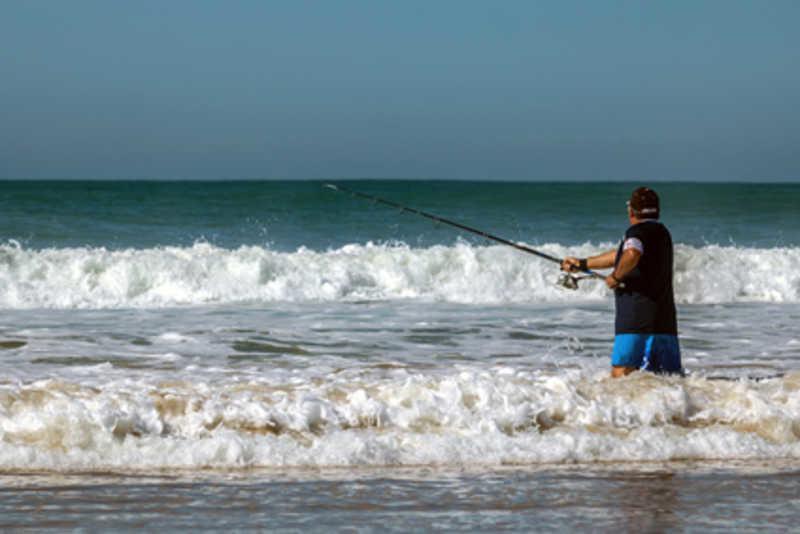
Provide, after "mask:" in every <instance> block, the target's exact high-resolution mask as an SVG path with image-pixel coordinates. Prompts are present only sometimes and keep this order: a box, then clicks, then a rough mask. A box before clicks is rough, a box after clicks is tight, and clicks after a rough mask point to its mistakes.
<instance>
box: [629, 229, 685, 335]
mask: <svg viewBox="0 0 800 534" xmlns="http://www.w3.org/2000/svg"><path fill="white" fill-rule="evenodd" d="M628 240H635V242H636V245H637V247H639V246H640V247H641V250H640V252H641V253H642V255H641V259H640V260H639V262H638V264H637V265H636V267H635V268H634V269H633V270H632V271H631V272H630V273H629V274H628V275H627V276H626V277H625V287H624V288H622V289H620V288H617V289H616V290H615V296H616V309H617V315H616V321H615V331H616V333H617V334H628V333H655V334H677V333H678V327H677V320H676V313H675V300H674V296H673V288H672V262H673V252H672V238H671V236H670V234H669V230H667V228H666V227H665V226H664V225H663V224H661V223H659V222H658V221H655V220H647V221H644V222H640V223H638V224H634V225H633V226H631V227H630V228H628V230H627V232H625V241H623V243H625V242H628ZM622 248H623V244H620V248H619V250H618V252H617V261H619V257H620V255H621V252H622Z"/></svg>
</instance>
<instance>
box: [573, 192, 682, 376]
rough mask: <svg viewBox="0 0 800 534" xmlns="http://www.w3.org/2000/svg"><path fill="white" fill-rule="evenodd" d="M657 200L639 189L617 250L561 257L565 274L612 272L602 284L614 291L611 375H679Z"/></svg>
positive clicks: (667, 252)
mask: <svg viewBox="0 0 800 534" xmlns="http://www.w3.org/2000/svg"><path fill="white" fill-rule="evenodd" d="M659 215H660V207H659V199H658V195H657V194H656V192H655V191H653V190H652V189H649V188H647V187H640V188H638V189H636V190H635V191H634V192H633V193H632V194H631V199H630V200H629V201H628V220H629V221H630V227H629V228H628V230H627V231H626V232H625V238H624V239H623V241H622V242H621V243H620V245H619V248H618V249H617V250H609V251H608V252H605V253H603V254H599V255H597V256H592V257H591V258H584V259H578V258H573V257H568V258H565V259H564V261H563V262H562V263H561V269H562V270H564V271H578V270H586V269H605V268H609V267H613V268H614V270H613V271H612V272H611V274H610V275H608V277H606V285H607V286H608V287H609V288H610V289H613V290H614V294H615V304H616V319H615V321H614V330H615V336H614V350H613V353H612V355H611V366H612V367H611V376H612V377H615V378H616V377H620V376H624V375H627V374H629V373H631V372H633V371H636V370H637V369H644V370H647V371H653V372H656V373H682V369H681V354H680V347H679V345H678V324H677V319H676V316H675V315H676V314H675V297H674V295H673V290H672V238H671V237H670V234H669V231H668V230H667V228H666V227H665V226H664V225H663V224H661V223H660V222H658V217H659Z"/></svg>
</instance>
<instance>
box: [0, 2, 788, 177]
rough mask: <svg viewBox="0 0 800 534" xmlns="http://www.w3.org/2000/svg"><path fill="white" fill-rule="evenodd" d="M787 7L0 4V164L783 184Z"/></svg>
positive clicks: (79, 172)
mask: <svg viewBox="0 0 800 534" xmlns="http://www.w3.org/2000/svg"><path fill="white" fill-rule="evenodd" d="M798 27H800V2H795V1H777V0H775V1H770V2H756V1H752V2H744V1H735V0H730V1H705V2H703V1H669V2H667V1H662V2H627V1H616V2H611V1H597V2H576V1H553V2H540V1H512V0H504V1H501V2H490V1H484V2H475V1H433V2H431V1H424V2H423V1H403V2H375V1H373V2H369V1H359V2H355V1H331V2H324V1H316V2H311V1H282V2H270V1H255V0H253V1H228V2H211V1H203V0H197V1H188V0H172V1H169V2H163V1H160V2H156V1H152V0H145V1H141V2H124V1H119V0H111V1H110V0H96V1H85V0H76V1H71V2H59V1H54V0H50V1H37V2H26V1H22V0H19V1H7V2H3V4H2V6H0V179H15V178H19V179H26V178H91V179H123V178H129V179H130V178H155V179H189V178H194V179H235V178H251V179H252V178H270V179H280V178H286V179H294V178H298V179H299V178H335V177H352V178H381V177H386V178H461V179H473V180H474V179H499V180H520V179H521V180H634V179H642V178H644V179H650V180H711V181H728V180H736V181H738V180H748V181H762V180H763V181H800V150H798V146H800V105H798V104H800V98H799V97H798V95H800V31H798V30H797V28H798Z"/></svg>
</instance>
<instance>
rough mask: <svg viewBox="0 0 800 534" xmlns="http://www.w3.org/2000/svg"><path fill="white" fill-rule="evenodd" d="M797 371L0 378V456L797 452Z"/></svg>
mask: <svg viewBox="0 0 800 534" xmlns="http://www.w3.org/2000/svg"><path fill="white" fill-rule="evenodd" d="M798 390H800V375H798V374H797V373H794V374H789V375H787V376H785V377H783V378H775V379H770V380H764V381H760V382H754V381H748V380H741V381H715V380H709V379H705V378H698V377H694V378H687V379H681V378H661V377H656V376H652V375H646V374H642V375H634V376H632V377H629V378H626V379H623V380H617V381H613V380H611V379H608V378H606V377H605V373H603V375H602V376H601V375H599V374H598V375H591V374H586V373H578V372H575V373H568V374H563V375H546V374H540V373H535V372H530V371H524V370H519V369H512V368H506V369H494V370H489V369H462V370H461V371H458V372H454V373H450V374H442V375H421V374H414V373H403V372H398V373H396V374H395V375H394V376H392V377H390V378H386V377H385V378H382V379H366V377H365V379H364V380H357V379H354V377H352V376H351V377H347V378H341V379H334V378H331V379H329V380H327V381H325V382H324V383H309V382H303V383H300V384H295V383H291V384H290V383H281V384H277V383H268V382H250V383H228V384H213V385H211V384H203V383H195V384H189V383H172V384H164V383H162V384H142V383H132V382H124V383H108V384H106V385H104V386H103V387H100V388H98V387H88V386H82V385H78V384H75V383H67V382H63V381H54V380H48V381H40V382H36V383H31V384H25V385H4V386H0V469H5V470H8V469H52V470H69V469H130V468H133V469H152V468H163V467H184V468H202V467H213V466H217V467H284V466H297V467H308V466H363V465H451V466H452V465H477V464H483V465H487V464H488V465H500V464H509V463H523V464H538V463H565V462H567V463H569V462H608V461H668V460H684V459H695V460H720V459H772V458H794V459H797V458H800V423H799V421H800V395H798Z"/></svg>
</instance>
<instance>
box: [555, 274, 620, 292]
mask: <svg viewBox="0 0 800 534" xmlns="http://www.w3.org/2000/svg"><path fill="white" fill-rule="evenodd" d="M589 279H592V280H605V277H604V276H603V275H601V274H598V273H595V272H589V274H587V275H584V276H576V275H574V274H572V273H563V274H562V275H561V276H559V277H558V281H557V282H556V285H559V286H561V287H563V288H566V289H572V290H575V289H578V282H580V281H581V280H589ZM617 288H618V289H625V284H624V283H620V284H619V285H618V286H617Z"/></svg>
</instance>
